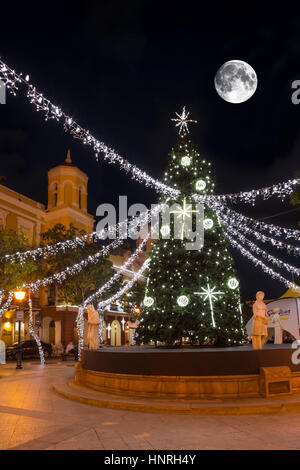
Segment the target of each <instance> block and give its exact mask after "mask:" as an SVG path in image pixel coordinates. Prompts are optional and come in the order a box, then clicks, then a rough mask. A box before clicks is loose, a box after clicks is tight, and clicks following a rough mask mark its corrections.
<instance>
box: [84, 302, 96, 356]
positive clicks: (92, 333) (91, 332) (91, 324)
mask: <svg viewBox="0 0 300 470" xmlns="http://www.w3.org/2000/svg"><path fill="white" fill-rule="evenodd" d="M86 309H87V312H88V334H87V343H88V347H89V349H98V348H99V314H98V312H97V310H95V309H94V307H93V305H92V304H89V305H87V307H86Z"/></svg>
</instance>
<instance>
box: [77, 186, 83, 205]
mask: <svg viewBox="0 0 300 470" xmlns="http://www.w3.org/2000/svg"><path fill="white" fill-rule="evenodd" d="M81 198H82V190H81V186H79V188H78V207H79V209H82V204H81Z"/></svg>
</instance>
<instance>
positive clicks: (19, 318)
mask: <svg viewBox="0 0 300 470" xmlns="http://www.w3.org/2000/svg"><path fill="white" fill-rule="evenodd" d="M16 319H17V321H24V311H23V310H18V311H17V316H16Z"/></svg>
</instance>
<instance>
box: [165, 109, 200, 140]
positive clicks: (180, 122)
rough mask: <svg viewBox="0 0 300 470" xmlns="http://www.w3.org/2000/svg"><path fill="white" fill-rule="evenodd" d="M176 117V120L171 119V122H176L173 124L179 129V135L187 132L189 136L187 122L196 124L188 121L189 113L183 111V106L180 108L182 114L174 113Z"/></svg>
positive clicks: (191, 120) (190, 120)
mask: <svg viewBox="0 0 300 470" xmlns="http://www.w3.org/2000/svg"><path fill="white" fill-rule="evenodd" d="M175 114H176V116H177V118H172V119H171V121H175V122H177V124H175V126H176V127H179V135H180V134H184V133H185V132H187V133H188V134H189V128H188V122H195V123H196V122H197V121H194V120H193V119H188V117H189V114H190V113H189V112H188V113H187V112H186V111H185V106H184V107H183V108H182V114H181V115H180V114H178V113H176V112H175Z"/></svg>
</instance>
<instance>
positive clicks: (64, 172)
mask: <svg viewBox="0 0 300 470" xmlns="http://www.w3.org/2000/svg"><path fill="white" fill-rule="evenodd" d="M87 185H88V176H87V175H86V174H85V173H84V172H83V171H81V170H80V169H79V168H77V167H76V166H75V165H73V164H72V161H71V154H70V150H68V153H67V158H66V160H65V162H64V163H63V164H61V165H58V166H56V167H54V168H51V169H50V170H49V171H48V204H47V207H46V206H45V205H44V204H41V203H40V202H36V201H34V200H33V199H30V198H29V197H27V196H24V195H23V194H20V193H18V192H16V191H14V190H12V189H10V188H7V187H6V186H3V185H0V226H1V227H3V228H7V229H12V230H18V231H22V232H23V233H24V234H25V235H26V237H27V239H28V241H29V243H30V245H32V246H35V245H38V244H39V242H40V236H41V233H42V232H45V231H46V230H48V229H49V228H51V227H53V226H54V225H55V224H57V223H61V224H63V225H65V226H66V227H69V226H70V224H74V225H75V226H76V227H77V228H78V229H83V230H85V231H86V232H87V233H89V232H92V231H93V227H94V217H93V216H92V215H91V214H89V213H88V212H87V193H88V192H87Z"/></svg>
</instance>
